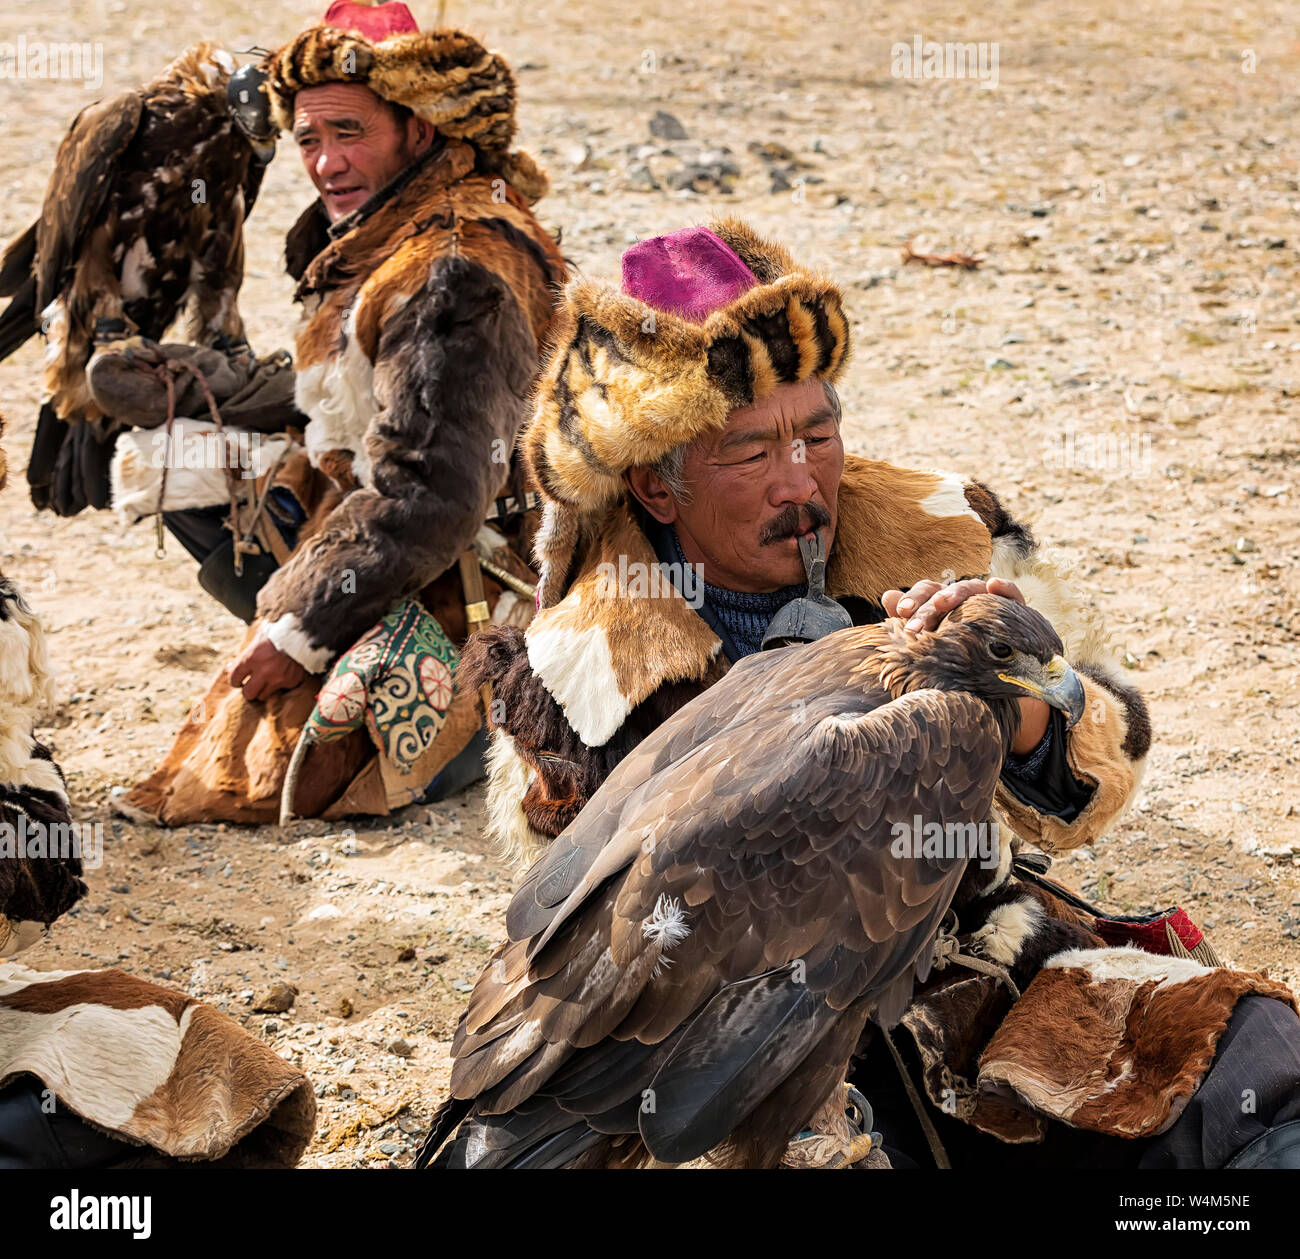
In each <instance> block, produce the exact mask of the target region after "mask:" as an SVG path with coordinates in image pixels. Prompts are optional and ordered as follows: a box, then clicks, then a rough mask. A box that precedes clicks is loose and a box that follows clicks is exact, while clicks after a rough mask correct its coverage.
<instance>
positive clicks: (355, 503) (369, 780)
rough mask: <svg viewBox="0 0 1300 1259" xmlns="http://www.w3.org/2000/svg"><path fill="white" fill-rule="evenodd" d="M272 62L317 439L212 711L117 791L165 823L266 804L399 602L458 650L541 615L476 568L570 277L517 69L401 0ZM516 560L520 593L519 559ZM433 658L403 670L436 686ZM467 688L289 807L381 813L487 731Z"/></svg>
mask: <svg viewBox="0 0 1300 1259" xmlns="http://www.w3.org/2000/svg"><path fill="white" fill-rule="evenodd" d="M262 69H263V71H264V73H265V81H264V87H263V90H265V92H266V94H267V97H268V100H269V106H270V113H271V116H272V118H273V119H274V121H275V122H276V123H277V124H278V125H279V127H280V128H281V129H283V130H286V131H289V132H290V133H291V134H292V135H293V137H294V139H295V141H296V142H297V144H298V148H299V151H300V154H301V157H302V160H303V163H304V166H305V168H306V170H307V173H308V175H309V176H310V178H311V181H312V183H313V185H314V186H315V188H316V191H317V192H318V194H319V199H318V200H317V201H316V202H315V203H314V204H313V205H311V206H310V207H308V209H307V210H306V211H305V213H304V214H303V215H302V216H301V217H300V218H299V220H298V222H297V223H296V224H295V225H294V227H293V229H292V230H291V231H290V233H289V237H288V241H287V247H286V261H287V264H288V268H289V271H290V273H291V274H292V275H293V276H294V278H295V279H296V280H297V282H298V288H297V292H296V295H295V296H296V300H297V301H298V302H299V303H300V305H301V308H302V319H301V323H300V326H299V330H298V334H297V345H296V349H295V354H294V370H295V373H296V376H295V402H296V405H297V407H298V409H299V410H300V411H301V412H302V413H303V414H304V415H305V416H307V417H308V423H307V425H306V430H305V448H306V453H305V456H299V457H298V458H297V459H290V460H288V461H286V463H285V465H284V466H283V467H282V469H281V470H280V471H279V472H278V473H277V474H276V477H275V495H274V497H273V499H272V500H271V508H272V510H273V511H275V512H276V513H277V515H276V518H275V522H276V525H277V530H278V532H279V533H280V534H281V535H284V541H285V542H286V546H285V547H284V553H283V554H282V555H277V556H276V559H277V560H278V561H279V563H278V567H275V566H274V565H273V566H271V567H272V568H274V571H273V572H270V574H269V579H268V575H267V574H266V573H265V572H264V573H263V574H262V575H261V576H260V577H255V578H254V580H256V581H261V582H264V584H262V585H261V586H260V589H258V590H257V591H256V616H257V619H256V622H255V628H254V630H253V631H251V632H250V635H249V638H248V639H247V640H246V642H245V644H244V646H243V649H242V650H241V651H240V653H239V656H238V658H237V659H236V660H235V662H234V664H233V666H232V667H230V669H229V673H228V678H227V679H224V680H222V679H219V680H218V682H217V683H216V684H215V685H214V687H213V689H212V690H211V691H210V692H209V694H208V696H207V697H206V698H205V700H204V701H203V705H202V710H201V715H202V718H203V719H202V720H201V721H190V722H187V724H186V726H185V728H184V729H183V730H182V733H181V735H180V736H179V738H178V741H177V743H176V745H175V746H174V747H173V749H172V751H171V753H170V754H169V756H168V758H167V760H166V761H165V762H164V764H163V766H162V767H161V768H160V769H159V770H158V771H157V772H156V773H155V774H154V775H153V776H152V777H151V778H150V779H149V780H147V781H146V782H144V783H142V784H140V785H138V786H137V787H136V788H135V789H134V790H133V791H132V792H131V793H130V794H129V796H127V797H126V798H125V800H124V802H123V803H124V806H125V809H126V810H128V811H132V810H133V811H135V812H138V813H142V814H145V815H148V816H149V817H152V818H157V819H159V820H162V821H164V822H167V823H177V822H182V821H191V820H200V819H201V820H211V819H215V818H229V819H231V820H237V821H264V820H268V819H270V818H273V817H275V816H276V813H277V810H278V807H279V791H280V785H281V783H282V782H283V778H284V772H285V763H286V761H287V760H288V752H289V751H290V750H291V749H292V748H293V746H294V743H295V740H296V738H297V735H298V731H299V730H300V729H301V728H302V725H303V721H304V719H305V718H306V717H307V714H308V712H309V711H310V710H311V707H312V705H311V701H312V700H313V699H315V698H316V695H317V691H318V689H319V687H320V682H321V677H322V675H323V674H325V673H326V672H327V671H328V670H329V668H330V666H331V665H332V664H334V662H335V661H336V660H338V658H339V657H340V655H341V654H342V653H345V652H347V651H348V649H349V648H350V647H352V646H353V645H354V644H356V643H357V641H358V640H359V639H361V638H363V636H366V637H367V643H368V644H370V645H373V643H372V640H371V638H370V637H369V633H370V631H372V627H375V626H376V625H377V624H378V623H380V622H381V621H383V620H384V618H385V617H386V616H388V615H389V614H390V613H392V610H393V609H394V607H395V606H402V601H404V600H410V599H413V598H418V599H419V600H421V602H422V604H423V607H424V608H426V609H428V610H430V611H431V612H433V613H435V614H436V616H437V621H438V625H437V626H435V627H433V629H432V630H430V631H429V633H432V634H433V635H434V636H437V635H438V634H439V633H441V632H443V631H445V635H446V637H447V639H448V640H449V641H450V642H451V643H452V644H455V643H457V642H463V640H464V637H465V634H466V632H467V630H469V629H470V628H473V627H475V626H478V625H481V624H484V623H486V620H487V617H488V615H489V612H490V611H491V610H492V609H493V608H495V611H496V613H497V615H498V616H504V615H505V614H506V609H507V608H508V607H513V609H514V615H516V616H520V615H526V614H527V612H529V611H531V606H530V605H531V600H527V601H525V600H520V599H519V598H518V597H517V596H516V595H515V594H513V593H507V594H506V595H505V597H504V598H502V599H500V600H498V598H497V596H498V595H501V594H502V588H501V587H500V586H499V585H497V584H494V582H493V580H492V579H491V578H487V579H486V580H485V581H483V580H481V579H480V577H479V574H478V569H477V566H476V565H474V564H471V565H470V569H471V570H472V571H467V569H466V566H465V563H464V557H465V555H466V552H467V549H469V548H471V547H474V546H475V545H476V544H477V545H478V546H479V547H480V548H484V547H485V548H486V550H487V551H489V552H492V551H493V550H494V548H496V549H498V550H500V549H505V543H506V540H507V538H508V537H510V536H511V535H512V534H521V533H523V532H525V531H526V527H527V526H526V522H525V521H524V515H525V511H524V509H525V508H526V503H525V501H524V495H523V492H522V483H521V481H520V480H519V479H518V477H516V476H514V469H513V467H512V463H511V451H512V448H513V445H514V439H515V434H516V431H517V429H518V427H519V426H520V424H521V422H522V420H523V419H524V407H525V399H526V398H527V396H528V394H529V390H530V388H531V385H532V381H533V378H534V376H535V374H536V370H537V365H538V354H539V347H540V346H541V344H542V343H543V340H544V338H545V336H546V332H547V328H548V325H549V323H550V320H551V317H552V309H553V294H554V292H555V291H556V289H557V287H558V286H559V285H561V284H562V283H563V281H564V278H565V267H564V262H563V259H562V257H561V255H560V253H559V250H558V248H557V245H556V243H555V241H554V240H553V239H552V238H551V237H550V236H549V235H548V234H547V233H546V232H545V231H544V230H543V229H542V228H541V226H540V225H539V224H538V222H537V220H536V219H535V218H534V216H533V213H532V209H531V205H532V203H533V202H535V201H536V200H537V199H538V198H540V197H541V196H542V195H543V193H544V192H545V191H546V187H547V184H546V179H545V177H544V175H543V174H542V173H541V171H540V170H539V169H538V168H537V167H536V166H535V165H534V163H533V161H532V159H531V158H529V157H528V155H527V154H525V153H522V152H520V151H518V150H516V149H514V148H512V142H513V140H514V135H515V130H516V123H515V82H514V77H513V75H512V73H511V71H510V68H509V66H508V65H507V64H506V62H505V61H504V60H503V59H502V58H501V57H500V56H499V55H498V54H496V53H493V52H490V51H488V50H487V49H486V48H484V47H483V45H482V44H480V43H479V42H478V41H477V40H475V39H473V38H471V37H470V36H468V35H466V34H463V33H462V32H460V31H456V30H435V31H428V32H421V31H420V30H419V29H418V27H417V25H416V22H415V19H414V18H413V16H412V14H411V12H410V10H409V9H408V8H407V7H406V5H404V4H402V3H399V2H397V0H390V2H389V3H385V4H378V5H374V6H370V5H366V4H357V3H352V2H351V0H337V2H336V3H334V4H332V5H331V6H330V8H329V10H328V12H327V13H326V14H325V17H324V20H323V21H322V23H321V24H319V25H317V26H313V27H311V28H310V29H308V30H306V31H304V32H303V33H302V34H300V35H298V36H297V37H296V38H295V39H293V40H291V41H290V42H289V43H288V44H286V45H285V46H284V47H282V48H280V49H279V50H277V51H275V52H273V53H271V54H270V55H269V56H268V57H267V58H266V60H265V61H264V63H263V66H262ZM485 521H487V524H488V526H489V529H488V531H487V532H486V533H484V527H485ZM215 527H216V528H217V529H218V531H219V530H220V528H221V525H220V522H217V524H216V526H215ZM218 536H220V535H219V533H218ZM485 539H486V541H485ZM191 540H193V539H191ZM272 541H273V542H274V541H275V539H274V537H273V538H272ZM187 545H189V542H187ZM191 549H192V550H193V549H194V547H191ZM520 549H522V550H523V551H524V553H526V549H527V548H526V545H525V546H523V547H522V548H520ZM498 560H502V561H503V562H504V557H503V556H502V555H500V554H498ZM458 565H459V567H458ZM498 567H500V564H498ZM506 567H507V568H508V569H509V568H512V567H513V566H512V565H511V564H510V563H508V562H506ZM515 576H516V577H517V578H519V580H520V583H521V584H523V585H524V588H525V589H526V579H527V577H528V576H529V574H528V570H527V568H526V566H522V565H521V566H519V568H518V569H517V570H516V572H515ZM439 583H440V584H439ZM405 624H406V622H403V625H405ZM427 628H428V627H427V626H426V629H427ZM380 637H381V640H383V633H382V632H381V634H380ZM426 637H427V635H426ZM390 638H391V636H390ZM383 641H388V640H383ZM367 650H369V647H367ZM371 654H373V652H372V653H371ZM446 654H447V653H446V652H444V655H446ZM408 663H409V661H408ZM444 663H446V661H445V660H444V661H441V662H438V663H436V664H435V665H434V666H430V667H429V668H425V670H424V673H423V674H421V673H420V668H421V667H423V666H420V665H418V662H417V665H416V666H412V668H413V669H414V673H413V676H414V677H416V679H417V682H418V679H419V678H420V677H421V676H422V677H424V678H425V680H426V681H427V679H428V678H429V677H431V676H432V677H433V678H434V684H433V690H434V691H435V692H437V691H441V692H442V693H443V698H444V699H445V698H446V695H447V694H449V692H450V689H451V687H450V684H449V683H445V681H444V680H443V679H444V678H445V670H444V669H443V664H444ZM430 670H432V672H431V671H430ZM350 676H352V675H349V677H350ZM369 682H373V679H369V680H368V683H369ZM340 685H341V687H342V689H341V690H340V689H339V688H331V687H327V688H326V690H325V691H324V692H322V694H321V705H322V706H323V705H325V703H326V701H329V703H330V704H332V705H333V709H332V710H331V711H328V712H326V711H324V709H323V707H319V708H318V712H317V714H316V716H317V717H321V718H322V720H323V723H324V726H331V724H332V723H334V722H335V718H336V717H338V716H339V714H340V713H342V714H343V715H344V716H347V715H348V714H355V713H356V712H357V711H359V710H360V708H361V707H365V706H366V705H369V708H368V711H369V712H370V713H371V714H372V715H373V714H374V705H373V703H371V699H372V698H373V695H370V696H367V695H362V694H361V693H360V692H359V691H355V690H353V691H349V690H348V685H350V683H347V682H346V680H345V682H344V683H341V684H340ZM475 704H476V700H475V697H474V695H473V693H472V692H465V691H464V690H463V689H460V690H459V691H458V694H457V696H456V699H455V701H454V703H453V705H452V708H451V710H450V712H448V711H442V712H435V711H432V710H429V711H427V712H426V711H423V710H419V709H418V706H417V708H416V710H413V711H412V712H407V711H402V712H400V713H398V715H397V717H396V718H395V719H394V721H395V722H396V724H398V725H402V726H410V727H411V728H412V729H416V728H417V727H418V744H419V746H418V748H417V751H418V755H417V756H415V757H414V760H415V763H414V764H412V763H411V762H412V754H411V749H410V747H408V748H407V755H406V756H405V758H404V759H403V760H402V761H401V762H400V764H397V765H396V766H395V765H394V764H393V763H385V751H386V749H385V746H384V743H383V739H382V737H377V738H376V739H375V742H377V743H378V744H379V745H380V746H379V758H378V762H376V761H375V760H374V759H373V758H372V757H371V748H370V747H369V744H368V742H367V740H366V738H365V736H364V735H363V734H362V733H361V732H360V731H359V730H357V731H354V732H353V733H352V734H351V735H347V736H346V737H344V738H343V739H341V740H338V741H334V742H329V743H324V742H322V743H321V744H320V745H318V746H314V747H313V748H312V749H311V752H310V760H309V763H308V765H307V772H306V773H304V775H303V779H302V781H303V796H302V798H300V799H298V800H296V801H290V802H288V803H290V804H291V805H293V807H295V808H296V810H297V811H298V812H299V813H301V814H305V815H316V814H320V813H322V812H324V811H326V810H328V809H331V808H333V809H334V810H335V811H336V812H379V813H382V812H385V811H386V809H387V808H388V807H391V806H394V805H396V804H398V803H405V802H409V800H411V799H415V798H418V796H419V795H420V791H421V788H422V787H424V786H427V784H428V782H429V779H430V777H431V776H432V775H433V774H434V773H436V772H437V771H438V770H439V769H441V768H442V767H443V766H444V765H445V764H446V761H447V759H448V758H449V757H450V756H451V755H452V754H453V753H455V752H456V751H458V750H459V749H460V748H461V747H463V746H464V745H465V743H466V740H467V739H469V738H471V736H473V735H474V733H475V732H476V731H478V729H479V725H480V717H479V715H478V713H477V710H476V708H475ZM425 708H426V709H428V706H427V705H426V706H425ZM444 709H445V705H444ZM340 720H341V719H340ZM343 724H344V725H346V722H343ZM381 724H382V723H381ZM367 726H368V728H370V729H371V734H372V735H375V734H376V733H377V732H376V730H375V729H374V726H375V722H373V721H368V722H367ZM322 728H323V727H322V726H321V725H320V724H319V723H318V724H317V726H315V727H314V729H315V731H316V732H317V733H319V732H320V731H321V729H322ZM431 731H433V732H435V734H436V737H434V736H433V735H431V733H430V732H431ZM408 743H409V740H408ZM388 751H391V748H389V749H388ZM392 759H393V758H391V757H390V758H389V761H390V762H391V761H392ZM232 766H233V771H232ZM421 776H422V780H421ZM417 780H421V781H417Z"/></svg>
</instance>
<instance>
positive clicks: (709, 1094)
mask: <svg viewBox="0 0 1300 1259" xmlns="http://www.w3.org/2000/svg"><path fill="white" fill-rule="evenodd" d="M840 1013H841V1012H840V1011H838V1010H836V1009H834V1008H833V1007H832V1006H830V1005H828V1004H827V1002H826V1000H825V998H824V996H822V995H821V994H819V993H816V992H813V991H812V989H811V988H810V987H809V985H808V984H806V983H802V982H796V979H795V976H794V974H793V971H792V968H791V967H790V966H783V967H781V968H780V969H779V970H775V971H768V972H767V973H766V974H764V975H758V976H756V977H754V978H752V979H745V980H741V981H739V982H737V983H733V984H728V985H727V987H725V988H723V989H722V991H721V992H719V993H718V994H717V995H716V996H715V997H714V998H713V999H712V1000H711V1001H710V1002H709V1004H708V1005H707V1006H705V1008H704V1010H703V1011H702V1012H701V1013H700V1014H699V1015H698V1016H697V1017H696V1018H695V1020H694V1021H693V1022H692V1023H691V1025H690V1027H688V1028H687V1030H686V1032H685V1033H684V1034H683V1035H682V1038H681V1039H680V1040H679V1041H678V1042H677V1044H676V1045H675V1046H674V1048H673V1050H672V1052H671V1053H670V1054H669V1055H668V1058H667V1060H666V1061H665V1062H664V1065H663V1066H662V1067H660V1069H659V1071H658V1072H657V1073H656V1074H655V1077H654V1079H653V1081H652V1082H651V1084H650V1089H649V1094H650V1098H651V1100H652V1101H653V1106H651V1107H647V1108H643V1112H642V1114H641V1116H640V1129H641V1138H642V1140H643V1141H644V1142H645V1144H646V1147H647V1148H648V1149H649V1151H650V1153H651V1154H653V1155H654V1157H655V1158H656V1159H658V1160H659V1161H660V1162H663V1163H688V1162H690V1161H691V1160H692V1159H695V1158H699V1157H700V1156H701V1155H702V1154H704V1153H705V1152H706V1151H708V1150H710V1149H712V1148H713V1147H714V1146H716V1145H718V1144H719V1143H721V1142H722V1141H724V1140H725V1139H726V1138H727V1137H728V1136H729V1135H730V1133H731V1132H732V1131H733V1130H734V1129H735V1128H736V1127H737V1126H738V1125H739V1124H740V1123H741V1121H742V1120H744V1119H745V1118H746V1117H747V1116H748V1115H750V1114H751V1113H752V1112H753V1111H754V1110H755V1109H756V1108H757V1107H758V1106H759V1105H760V1104H761V1103H762V1102H763V1101H764V1100H765V1099H766V1098H767V1097H768V1096H769V1095H770V1094H771V1093H772V1092H773V1091H774V1090H775V1089H777V1088H778V1087H779V1086H780V1085H781V1084H782V1083H783V1082H784V1081H785V1080H786V1079H787V1078H788V1077H789V1076H790V1075H791V1074H792V1073H793V1072H795V1071H797V1070H798V1069H799V1066H800V1064H801V1063H802V1062H803V1061H804V1059H805V1058H807V1057H808V1055H809V1053H811V1052H812V1050H813V1049H814V1048H815V1046H816V1045H817V1043H818V1041H819V1040H821V1038H822V1037H823V1036H824V1035H825V1034H826V1032H827V1030H828V1029H829V1028H830V1027H831V1026H833V1025H834V1024H835V1022H836V1021H837V1020H838V1019H839V1018H840Z"/></svg>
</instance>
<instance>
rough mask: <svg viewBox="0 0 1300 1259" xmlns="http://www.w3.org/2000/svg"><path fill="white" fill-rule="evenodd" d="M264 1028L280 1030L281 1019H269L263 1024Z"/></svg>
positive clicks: (272, 1030)
mask: <svg viewBox="0 0 1300 1259" xmlns="http://www.w3.org/2000/svg"><path fill="white" fill-rule="evenodd" d="M262 1030H263V1031H264V1032H278V1031H279V1030H280V1021H279V1020H278V1019H267V1020H266V1022H265V1023H263V1024H262Z"/></svg>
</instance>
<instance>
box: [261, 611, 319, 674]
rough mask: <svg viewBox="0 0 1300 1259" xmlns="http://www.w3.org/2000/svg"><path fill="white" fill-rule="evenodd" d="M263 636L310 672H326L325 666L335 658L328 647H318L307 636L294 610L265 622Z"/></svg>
mask: <svg viewBox="0 0 1300 1259" xmlns="http://www.w3.org/2000/svg"><path fill="white" fill-rule="evenodd" d="M261 634H262V637H264V638H268V639H270V641H271V644H272V646H274V647H276V648H278V649H279V650H280V651H282V652H284V654H285V655H286V656H289V657H291V658H292V659H294V660H296V661H297V662H298V663H299V664H300V665H302V667H303V668H304V669H306V670H307V672H308V673H324V672H325V666H326V665H327V664H329V662H330V661H331V660H332V659H333V658H334V653H333V652H332V651H331V650H330V649H329V648H328V647H317V646H315V645H314V644H313V643H312V640H311V639H310V638H308V637H307V633H306V631H305V630H304V629H303V628H302V622H301V621H300V620H298V617H297V615H296V614H295V613H293V612H286V613H285V614H284V615H283V616H282V617H280V619H279V620H278V621H272V622H271V623H270V624H269V625H266V624H263V626H262V630H261Z"/></svg>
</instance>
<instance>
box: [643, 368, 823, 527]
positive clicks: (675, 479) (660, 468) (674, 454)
mask: <svg viewBox="0 0 1300 1259" xmlns="http://www.w3.org/2000/svg"><path fill="white" fill-rule="evenodd" d="M822 389H823V390H825V392H826V402H827V404H828V405H829V406H830V409H831V414H832V415H833V416H834V417H835V425H836V427H837V428H838V427H839V424H840V421H841V420H842V419H843V417H844V410H843V408H842V407H841V406H840V395H839V394H838V393H836V391H835V386H834V385H832V384H831V382H830V381H829V380H823V381H822ZM690 446H691V443H690V442H683V443H682V444H681V445H680V446H674V447H673V449H672V450H670V451H669V452H668V453H667V454H666V455H664V456H663V458H661V459H658V460H656V461H655V462H654V463H652V464H651V465H650V471H651V472H653V473H654V474H655V476H657V477H658V478H659V479H660V480H661V481H662V482H663V483H664V488H665V489H666V490H667V491H668V493H670V494H671V495H672V496H673V499H674V500H675V501H676V502H679V503H689V502H690V501H691V490H690V486H688V485H687V484H686V452H687V451H688V450H689V449H690Z"/></svg>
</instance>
